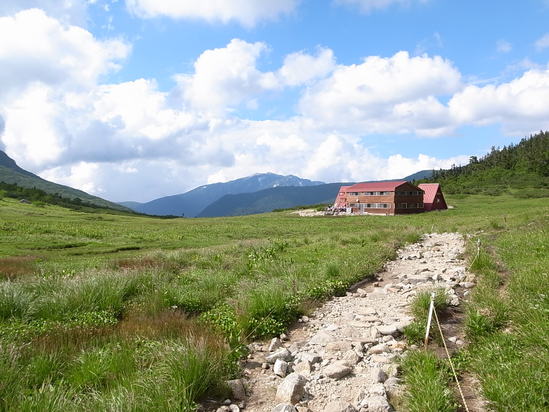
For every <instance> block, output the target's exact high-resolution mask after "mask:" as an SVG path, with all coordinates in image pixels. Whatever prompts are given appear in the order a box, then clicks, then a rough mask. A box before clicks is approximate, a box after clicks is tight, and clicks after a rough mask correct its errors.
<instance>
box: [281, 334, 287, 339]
mask: <svg viewBox="0 0 549 412" xmlns="http://www.w3.org/2000/svg"><path fill="white" fill-rule="evenodd" d="M280 340H288V335H286V334H285V333H281V334H280Z"/></svg>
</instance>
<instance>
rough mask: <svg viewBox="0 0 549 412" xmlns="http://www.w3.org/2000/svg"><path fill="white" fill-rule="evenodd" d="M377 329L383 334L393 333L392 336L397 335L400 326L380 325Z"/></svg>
mask: <svg viewBox="0 0 549 412" xmlns="http://www.w3.org/2000/svg"><path fill="white" fill-rule="evenodd" d="M377 330H378V331H379V333H381V334H382V335H392V336H395V335H396V334H397V332H398V328H397V326H396V325H388V326H378V327H377Z"/></svg>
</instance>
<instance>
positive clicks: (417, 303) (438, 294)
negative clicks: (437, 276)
mask: <svg viewBox="0 0 549 412" xmlns="http://www.w3.org/2000/svg"><path fill="white" fill-rule="evenodd" d="M433 292H434V294H435V297H434V307H435V310H436V311H437V314H438V315H441V314H443V313H444V311H445V310H446V309H447V307H448V299H447V296H446V292H445V291H444V289H442V288H438V289H436V290H434V291H422V292H419V293H418V294H417V295H416V296H415V297H414V299H413V300H412V303H411V305H410V311H411V312H412V315H413V316H414V321H413V322H412V323H411V324H409V325H408V326H406V327H405V328H404V336H406V338H407V339H408V341H410V342H411V343H415V344H420V343H421V342H423V339H424V337H425V330H426V327H427V316H428V314H429V306H430V305H431V293H433ZM431 334H432V335H431V337H432V338H434V339H435V340H440V336H439V334H438V333H437V329H436V328H434V329H431Z"/></svg>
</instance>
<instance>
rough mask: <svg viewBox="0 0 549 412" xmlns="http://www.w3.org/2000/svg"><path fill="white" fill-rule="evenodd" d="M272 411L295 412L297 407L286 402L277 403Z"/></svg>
mask: <svg viewBox="0 0 549 412" xmlns="http://www.w3.org/2000/svg"><path fill="white" fill-rule="evenodd" d="M272 412H297V409H296V408H294V407H293V406H292V405H289V404H287V403H279V404H278V405H276V406H275V407H274V408H273V411H272Z"/></svg>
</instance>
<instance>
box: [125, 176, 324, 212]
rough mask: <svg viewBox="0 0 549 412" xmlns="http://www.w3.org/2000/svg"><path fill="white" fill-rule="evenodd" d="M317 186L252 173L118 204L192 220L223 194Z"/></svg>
mask: <svg viewBox="0 0 549 412" xmlns="http://www.w3.org/2000/svg"><path fill="white" fill-rule="evenodd" d="M320 184H324V182H319V181H313V180H309V179H302V178H300V177H298V176H294V175H286V176H284V175H278V174H275V173H256V174H254V175H251V176H246V177H242V178H239V179H235V180H231V181H229V182H223V183H221V182H219V183H212V184H208V185H202V186H198V187H196V188H194V189H192V190H189V191H188V192H185V193H180V194H176V195H171V196H164V197H161V198H158V199H153V200H151V201H149V202H145V203H139V202H120V204H121V205H124V206H126V207H129V208H131V209H133V210H134V211H136V212H139V213H146V214H150V215H176V216H181V215H184V216H186V217H195V216H197V215H198V214H200V213H201V211H202V210H203V209H204V208H205V207H207V206H208V205H210V204H211V203H213V202H215V201H217V200H218V199H220V198H221V197H223V196H225V195H229V194H240V193H251V192H256V191H259V190H263V189H267V188H272V187H286V186H295V187H307V186H315V185H320Z"/></svg>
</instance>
